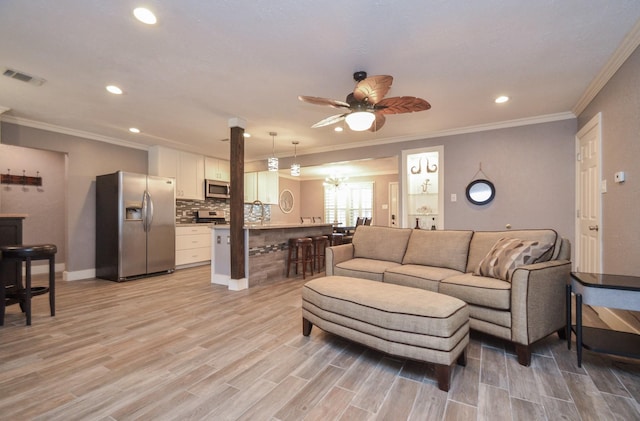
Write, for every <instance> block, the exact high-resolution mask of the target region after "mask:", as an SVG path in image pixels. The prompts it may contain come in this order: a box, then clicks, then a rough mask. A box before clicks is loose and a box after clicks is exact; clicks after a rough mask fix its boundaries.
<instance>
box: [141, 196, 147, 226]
mask: <svg viewBox="0 0 640 421" xmlns="http://www.w3.org/2000/svg"><path fill="white" fill-rule="evenodd" d="M142 230H143V231H144V232H147V191H146V190H145V191H144V193H142Z"/></svg>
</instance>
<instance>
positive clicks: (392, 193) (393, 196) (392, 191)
mask: <svg viewBox="0 0 640 421" xmlns="http://www.w3.org/2000/svg"><path fill="white" fill-rule="evenodd" d="M399 196H400V183H398V182H397V181H392V182H390V183H389V217H388V226H390V227H394V228H399V227H400V218H399V215H398V212H399V211H400V202H399V200H400V199H399ZM394 200H395V214H394V208H393V202H394ZM394 215H395V224H394V218H393V216H394Z"/></svg>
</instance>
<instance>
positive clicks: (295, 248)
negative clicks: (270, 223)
mask: <svg viewBox="0 0 640 421" xmlns="http://www.w3.org/2000/svg"><path fill="white" fill-rule="evenodd" d="M294 253H295V254H294ZM292 263H293V264H294V265H295V267H296V275H297V274H298V263H302V279H306V275H307V273H306V264H307V263H308V264H309V269H310V270H311V274H312V275H313V240H311V238H307V237H302V238H290V239H289V255H288V258H287V278H288V277H289V271H290V269H291V264H292Z"/></svg>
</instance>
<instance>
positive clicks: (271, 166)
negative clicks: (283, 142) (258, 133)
mask: <svg viewBox="0 0 640 421" xmlns="http://www.w3.org/2000/svg"><path fill="white" fill-rule="evenodd" d="M269 136H271V157H270V158H269V159H267V169H268V170H269V171H278V158H276V136H278V133H276V132H269Z"/></svg>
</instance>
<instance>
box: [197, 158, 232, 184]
mask: <svg viewBox="0 0 640 421" xmlns="http://www.w3.org/2000/svg"><path fill="white" fill-rule="evenodd" d="M204 178H206V179H208V180H220V181H227V182H228V181H231V165H230V163H229V161H227V160H224V159H217V158H211V157H209V156H205V157H204Z"/></svg>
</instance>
